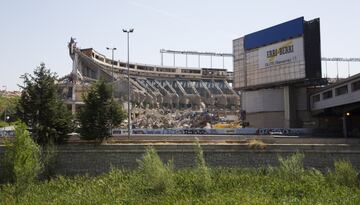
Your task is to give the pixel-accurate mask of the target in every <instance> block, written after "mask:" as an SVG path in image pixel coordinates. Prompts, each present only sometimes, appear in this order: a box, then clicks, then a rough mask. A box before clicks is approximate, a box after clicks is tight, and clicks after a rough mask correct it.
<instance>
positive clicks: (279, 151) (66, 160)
mask: <svg viewBox="0 0 360 205" xmlns="http://www.w3.org/2000/svg"><path fill="white" fill-rule="evenodd" d="M145 147H146V146H144V145H64V146H60V147H59V148H58V150H57V162H56V170H55V173H56V174H61V175H77V174H85V173H88V174H90V175H97V174H101V173H104V172H108V171H109V170H110V167H111V166H113V167H118V168H125V169H135V168H136V167H137V165H138V164H137V162H136V160H137V159H141V157H142V155H143V154H144V151H145ZM202 147H203V150H204V155H205V160H206V162H207V164H208V165H209V166H211V167H242V168H245V167H246V168H251V167H263V166H277V165H278V156H286V155H289V154H293V153H295V152H297V151H301V152H304V153H305V160H304V165H305V167H314V168H317V169H320V170H323V171H326V170H327V169H328V168H332V167H333V162H334V160H336V159H346V160H349V161H350V162H351V163H352V164H353V165H354V166H355V167H356V168H357V169H360V149H359V148H360V146H359V145H353V146H336V145H321V146H319V145H310V146H306V145H290V146H289V145H287V146H284V145H283V146H281V145H268V146H267V147H266V149H263V150H257V149H252V148H249V147H248V146H247V145H203V146H202ZM155 148H156V149H157V150H158V153H159V155H160V157H161V159H162V160H164V161H167V160H169V159H173V160H174V165H175V168H177V169H179V168H185V167H192V166H194V163H195V154H194V150H193V148H194V146H193V145H155ZM3 151H4V150H3V148H2V147H0V155H2V154H3ZM0 171H1V167H0Z"/></svg>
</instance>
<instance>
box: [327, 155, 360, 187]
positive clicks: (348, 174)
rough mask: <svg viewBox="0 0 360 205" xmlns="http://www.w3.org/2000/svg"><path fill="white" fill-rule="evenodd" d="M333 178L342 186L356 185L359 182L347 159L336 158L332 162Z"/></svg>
mask: <svg viewBox="0 0 360 205" xmlns="http://www.w3.org/2000/svg"><path fill="white" fill-rule="evenodd" d="M334 166H335V173H334V175H333V177H334V180H335V181H336V182H337V183H338V184H340V185H343V186H348V187H356V186H357V185H358V184H359V181H358V178H357V175H358V173H357V171H356V170H355V168H354V167H353V166H352V164H351V163H350V162H349V161H345V160H338V161H335V162H334Z"/></svg>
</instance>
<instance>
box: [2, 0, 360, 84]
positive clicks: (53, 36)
mask: <svg viewBox="0 0 360 205" xmlns="http://www.w3.org/2000/svg"><path fill="white" fill-rule="evenodd" d="M0 5H1V6H0V26H1V28H0V33H1V38H0V45H1V49H0V56H1V60H0V69H1V73H0V86H4V85H6V86H7V89H8V90H18V87H17V84H21V83H22V80H21V79H19V76H20V75H22V74H24V73H31V72H32V71H33V70H34V68H36V67H37V66H38V65H39V64H40V63H41V62H45V64H46V65H47V67H48V68H50V69H51V70H52V71H54V72H56V73H58V75H59V76H63V75H65V74H68V73H70V71H71V65H72V61H71V59H70V57H69V55H68V50H67V42H68V41H69V40H70V37H72V36H73V37H75V38H76V39H77V41H78V45H79V46H81V47H82V48H86V47H93V48H95V49H96V50H97V51H99V52H101V53H104V54H106V55H108V56H111V55H110V53H109V51H107V50H106V49H105V47H107V46H115V47H117V48H118V50H117V51H116V53H115V58H116V59H121V60H125V59H126V36H125V34H124V33H122V28H129V27H131V28H134V29H135V32H134V33H133V34H131V40H130V41H131V42H130V46H131V52H130V58H131V59H130V61H132V62H139V63H148V64H160V54H159V50H160V49H161V48H165V49H175V50H196V51H213V52H226V53H231V52H232V40H233V39H235V38H238V37H241V36H243V35H246V34H248V33H251V32H254V31H257V30H260V29H263V28H266V27H269V26H272V25H275V24H278V23H281V22H284V21H288V20H291V19H294V18H297V17H300V16H304V17H305V19H306V20H310V19H313V18H317V17H320V20H321V46H322V56H326V57H335V56H336V57H338V56H339V57H360V52H359V47H360V41H359V38H360V12H359V8H360V3H359V1H356V0H349V1H314V0H312V1H310V0H302V1H295V0H286V1H285V0H279V1H267V0H253V1H236V0H223V1H219V0H197V1H190V0H181V1H175V0H173V1H170V0H151V1H149V0H148V1H146V0H118V1H115V0H103V1H100V0H98V1H96V0H77V1H75V0H72V1H70V0H61V1H50V0H29V1H20V0H1V4H0ZM164 60H165V63H166V64H169V65H171V64H172V56H170V55H166V56H165V59H164ZM176 61H177V65H179V66H181V65H185V60H184V57H182V58H181V57H178V58H177V60H176ZM202 65H203V66H208V65H209V59H207V58H205V57H204V59H202ZM213 65H214V66H219V67H221V66H222V60H221V59H218V60H214V62H213ZM189 66H197V63H196V59H191V58H190V59H189ZM226 66H228V67H229V66H232V63H231V61H226ZM339 68H340V76H346V75H347V64H344V65H342V64H340V66H339ZM334 70H336V69H335V64H333V63H329V64H328V73H329V75H331V76H335V75H336V74H335V71H334ZM324 71H325V67H324V66H323V72H324ZM358 72H360V64H359V63H353V64H351V73H352V74H353V73H358ZM0 89H2V88H0Z"/></svg>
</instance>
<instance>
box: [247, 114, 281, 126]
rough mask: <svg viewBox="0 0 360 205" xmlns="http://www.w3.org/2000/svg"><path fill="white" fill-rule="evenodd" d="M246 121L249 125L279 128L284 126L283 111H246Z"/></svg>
mask: <svg viewBox="0 0 360 205" xmlns="http://www.w3.org/2000/svg"><path fill="white" fill-rule="evenodd" d="M246 121H248V122H250V127H266V128H281V127H284V112H283V111H281V112H259V113H247V114H246Z"/></svg>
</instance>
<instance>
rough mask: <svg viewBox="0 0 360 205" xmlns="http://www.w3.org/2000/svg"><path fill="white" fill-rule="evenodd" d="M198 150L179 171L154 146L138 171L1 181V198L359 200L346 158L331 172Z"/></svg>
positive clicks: (296, 160) (297, 161) (298, 161)
mask: <svg viewBox="0 0 360 205" xmlns="http://www.w3.org/2000/svg"><path fill="white" fill-rule="evenodd" d="M197 153H198V154H197V166H196V167H194V168H193V169H186V170H177V171H175V170H174V169H173V166H172V163H171V162H170V163H167V164H163V163H162V162H161V160H160V158H159V157H158V155H157V154H156V151H155V150H154V149H149V150H148V151H147V153H146V154H145V155H144V157H143V159H142V160H141V161H139V168H138V169H137V170H134V171H121V170H118V169H114V170H112V171H111V172H109V173H107V174H104V175H101V176H97V177H90V176H77V177H72V178H70V177H62V176H59V177H56V178H53V179H51V180H48V181H40V182H35V183H33V184H31V185H29V186H28V188H27V189H26V190H25V191H24V192H22V193H21V194H18V195H16V194H14V193H15V190H16V187H15V185H11V184H8V185H2V186H1V191H0V204H16V203H18V204H347V205H349V204H360V186H359V181H358V179H357V173H356V171H355V170H354V168H352V166H351V164H349V163H347V162H344V161H338V162H336V163H335V170H334V171H331V172H328V173H321V172H319V171H317V170H313V169H310V170H305V169H304V168H303V167H302V158H303V155H302V154H296V155H293V156H292V157H290V158H288V159H282V158H279V162H280V166H279V167H276V168H271V167H267V168H261V169H256V170H255V169H233V168H232V169H230V168H229V169H215V168H214V169H211V168H208V167H207V166H206V165H205V161H204V158H203V157H202V151H201V149H198V150H197Z"/></svg>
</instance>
